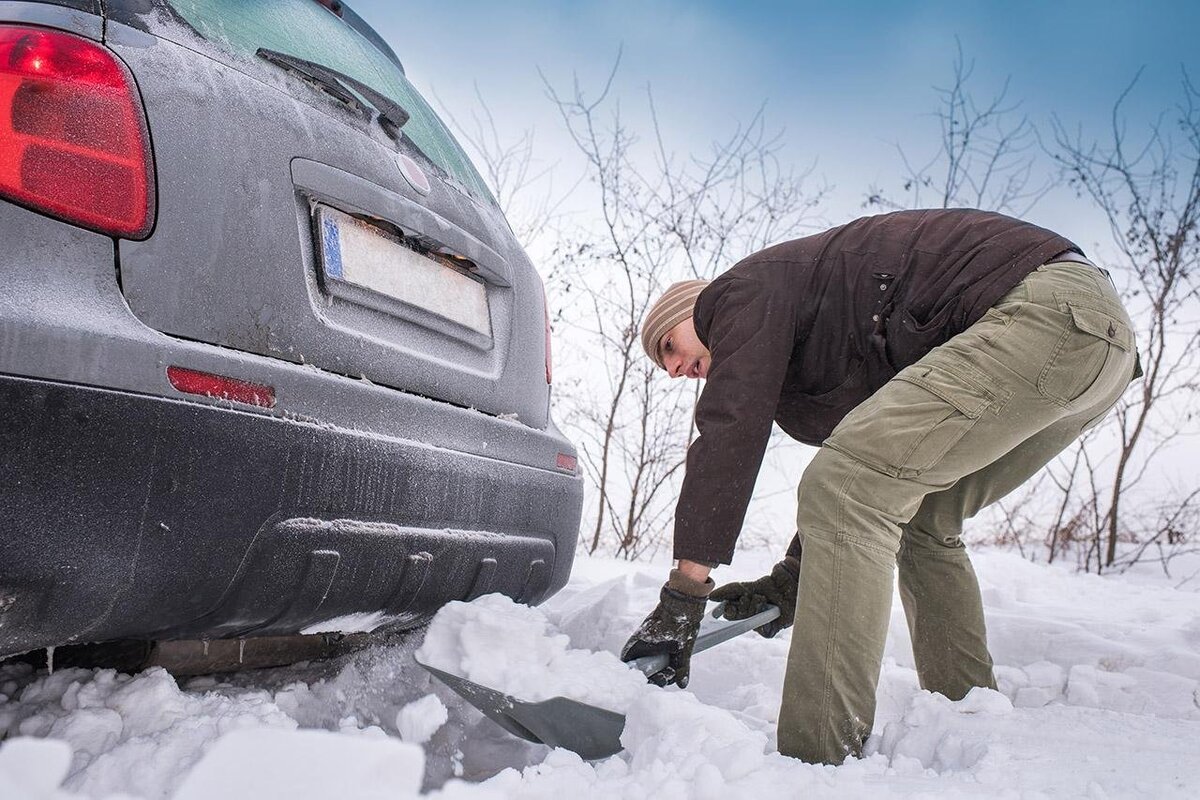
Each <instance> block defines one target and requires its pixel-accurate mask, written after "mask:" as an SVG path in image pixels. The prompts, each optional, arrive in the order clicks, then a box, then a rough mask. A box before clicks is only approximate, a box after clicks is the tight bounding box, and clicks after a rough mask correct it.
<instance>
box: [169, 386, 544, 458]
mask: <svg viewBox="0 0 1200 800" xmlns="http://www.w3.org/2000/svg"><path fill="white" fill-rule="evenodd" d="M167 380H169V381H171V385H172V386H174V387H175V388H176V389H178V390H179V391H181V392H184V393H186V394H200V395H204V396H205V397H219V398H220V399H222V400H232V401H233V402H235V403H245V404H247V405H251V406H262V407H263V408H274V407H275V390H274V389H273V388H272V387H270V386H264V385H263V384H260V383H249V382H247V381H239V380H236V379H234V378H226V377H225V376H223V375H213V374H212V373H211V372H198V371H196V370H194V369H187V368H185V367H174V366H172V367H167ZM560 458H561V456H560Z"/></svg>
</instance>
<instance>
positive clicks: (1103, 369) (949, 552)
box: [779, 262, 1135, 764]
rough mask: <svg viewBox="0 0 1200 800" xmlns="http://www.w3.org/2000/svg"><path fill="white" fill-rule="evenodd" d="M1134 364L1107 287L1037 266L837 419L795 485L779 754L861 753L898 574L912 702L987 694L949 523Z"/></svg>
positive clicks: (1039, 453)
mask: <svg viewBox="0 0 1200 800" xmlns="http://www.w3.org/2000/svg"><path fill="white" fill-rule="evenodd" d="M1134 363H1135V353H1134V346H1133V334H1132V330H1131V326H1130V321H1129V317H1128V316H1127V314H1126V312H1125V310H1124V309H1123V308H1122V306H1121V302H1120V300H1119V299H1118V296H1117V294H1116V291H1115V290H1114V288H1113V286H1112V284H1111V283H1110V282H1109V280H1108V279H1107V277H1106V276H1105V275H1104V274H1103V273H1101V272H1100V271H1099V270H1098V269H1096V268H1094V267H1091V266H1088V265H1085V264H1077V263H1066V262H1059V263H1054V264H1047V265H1044V266H1042V267H1038V269H1037V271H1035V272H1033V273H1032V274H1031V275H1030V276H1029V277H1028V278H1026V279H1025V280H1023V281H1022V282H1021V283H1019V284H1018V285H1017V286H1016V287H1015V288H1014V289H1013V290H1012V291H1011V292H1009V293H1008V294H1007V295H1005V296H1004V297H1003V298H1001V300H1000V301H999V302H998V303H997V304H996V305H995V306H994V307H993V308H991V309H989V310H988V312H987V314H986V315H985V316H984V317H983V318H982V319H980V321H979V322H977V323H976V324H974V325H973V326H971V327H970V328H969V329H967V330H966V331H964V332H963V333H961V334H959V335H958V336H956V337H954V338H953V339H951V340H950V341H948V342H946V343H945V344H943V345H941V346H940V347H937V348H936V349H934V350H933V351H931V352H930V353H929V354H928V355H926V356H925V357H924V358H922V359H921V360H920V361H918V362H917V363H915V364H913V365H912V366H910V367H907V368H906V369H904V370H903V371H901V372H900V373H899V374H898V375H896V376H895V377H894V378H893V379H892V380H891V381H889V382H888V383H887V384H886V385H884V386H883V387H882V388H881V389H880V390H879V391H878V392H876V393H875V394H874V395H872V396H871V397H870V398H869V399H868V400H866V401H865V402H864V403H862V404H861V405H859V406H858V407H857V408H855V409H854V410H853V411H852V412H851V413H850V414H848V415H847V416H846V418H845V419H844V420H843V421H842V422H841V424H840V425H838V427H837V428H836V429H835V430H834V431H833V434H832V435H831V436H830V437H829V439H828V440H826V442H825V444H824V446H823V447H821V449H820V450H819V451H818V453H817V455H816V457H815V458H814V459H813V461H812V463H811V464H810V465H809V467H808V469H807V470H806V471H805V473H804V477H803V478H802V480H801V481H800V488H799V510H798V520H797V524H798V527H799V531H800V535H801V537H802V541H803V546H804V550H803V557H802V559H801V567H800V592H799V598H798V601H797V605H796V623H795V627H794V628H793V631H792V643H791V650H790V652H789V654H788V664H787V675H786V678H785V681H784V689H783V705H782V708H781V711H780V715H779V750H780V752H782V753H784V754H785V755H790V756H795V757H798V758H801V759H803V760H805V761H809V762H814V763H827V764H839V763H841V762H842V761H843V760H844V759H845V758H846V756H847V755H859V754H860V753H861V749H862V743H863V741H864V739H865V738H866V736H867V735H868V734H869V733H870V731H871V727H872V725H873V723H874V717H875V689H876V685H877V683H878V681H879V671H880V667H881V664H882V660H883V649H884V640H885V637H886V634H887V629H888V621H889V617H890V615H891V602H892V571H893V569H894V568H895V567H896V566H897V564H898V565H899V574H900V596H901V599H902V601H903V604H904V611H905V613H906V615H907V617H908V626H909V630H910V631H911V633H912V643H913V655H914V657H915V660H916V666H917V674H918V675H919V677H920V680H921V686H922V687H923V688H925V689H928V690H930V691H933V692H940V693H941V694H944V695H946V696H947V697H949V698H951V699H954V700H957V699H960V698H962V697H963V696H964V695H965V694H966V693H967V692H968V691H969V690H970V689H971V688H972V687H974V686H986V687H990V688H994V687H995V680H994V678H993V675H992V660H991V656H990V655H989V653H988V648H987V637H986V633H985V630H984V621H983V606H982V601H981V599H980V595H979V584H978V582H977V581H976V578H975V572H974V570H973V569H972V568H971V562H970V560H969V559H968V558H967V553H966V550H965V549H964V548H963V544H962V542H961V541H960V538H959V537H960V535H961V533H962V524H963V520H964V519H967V518H969V517H971V516H973V515H974V514H975V513H976V512H978V511H979V510H980V509H981V508H983V507H984V506H986V505H988V504H989V503H993V502H995V501H996V500H999V499H1000V498H1001V497H1003V496H1004V495H1006V494H1008V493H1009V492H1011V491H1012V490H1013V489H1015V488H1016V487H1018V486H1020V485H1021V484H1022V483H1023V482H1024V481H1025V480H1026V479H1028V478H1029V477H1030V476H1031V475H1033V474H1034V473H1035V472H1037V470H1038V469H1040V468H1041V467H1042V466H1043V465H1045V464H1046V463H1047V462H1049V461H1050V460H1051V459H1052V458H1053V457H1054V456H1055V455H1056V454H1058V453H1059V452H1060V451H1062V450H1063V449H1064V448H1065V447H1067V446H1068V445H1069V444H1070V443H1071V442H1073V441H1074V440H1075V439H1076V438H1078V436H1079V435H1080V433H1081V432H1082V431H1084V430H1085V429H1087V428H1088V427H1090V426H1091V425H1093V424H1094V423H1096V422H1098V421H1099V419H1100V418H1101V417H1103V416H1104V414H1105V413H1106V412H1107V411H1108V410H1109V409H1110V408H1112V406H1113V405H1114V404H1115V403H1116V401H1117V399H1118V398H1119V397H1120V395H1121V393H1122V391H1123V390H1124V389H1125V387H1126V385H1127V384H1128V383H1129V381H1130V379H1131V376H1132V374H1133V371H1134Z"/></svg>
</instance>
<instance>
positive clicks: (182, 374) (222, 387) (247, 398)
mask: <svg viewBox="0 0 1200 800" xmlns="http://www.w3.org/2000/svg"><path fill="white" fill-rule="evenodd" d="M167 380H169V381H170V382H171V385H172V386H174V387H175V388H176V389H178V390H179V391H181V392H184V393H186V394H200V395H204V396H205V397H217V398H220V399H221V400H232V401H233V402H235V403H245V404H247V405H251V406H262V407H263V408H274V407H275V390H274V389H273V388H271V387H270V386H264V385H263V384H261V383H249V382H247V381H239V380H237V379H235V378H226V377H225V376H224V375H214V374H212V373H211V372H198V371H196V370H194V369H187V368H185V367H175V366H171V367H167Z"/></svg>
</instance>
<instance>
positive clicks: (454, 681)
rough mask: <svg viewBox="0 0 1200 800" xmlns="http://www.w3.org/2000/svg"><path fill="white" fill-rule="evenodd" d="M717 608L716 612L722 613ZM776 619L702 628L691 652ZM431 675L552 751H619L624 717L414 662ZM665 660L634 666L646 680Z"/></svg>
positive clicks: (767, 611) (766, 615)
mask: <svg viewBox="0 0 1200 800" xmlns="http://www.w3.org/2000/svg"><path fill="white" fill-rule="evenodd" d="M722 607H723V604H722V605H721V606H718V608H717V611H718V612H720V610H721V608H722ZM778 616H779V609H778V608H776V607H775V606H766V607H765V608H764V610H762V611H760V612H759V613H757V614H755V615H754V616H752V617H747V618H746V619H739V620H732V621H726V622H723V623H716V624H715V625H710V626H708V627H707V628H702V629H701V631H700V635H699V636H698V637H697V638H696V644H695V648H694V650H693V652H694V653H699V652H701V651H703V650H707V649H708V648H710V647H713V646H715V645H718V644H720V643H721V642H724V641H727V640H729V639H732V638H733V637H735V636H740V635H741V634H743V633H745V632H746V631H749V630H752V629H753V628H757V627H758V626H759V625H765V624H766V623H768V622H770V621H771V620H773V619H775V618H776V617H778ZM414 660H415V661H416V662H417V663H418V664H420V665H421V666H422V667H424V668H425V669H426V670H428V671H429V673H430V674H431V675H433V676H434V677H435V678H437V679H438V680H440V681H441V682H442V683H444V684H446V685H447V686H449V687H450V688H451V689H453V690H454V691H455V692H456V693H457V694H458V695H459V696H460V697H462V698H463V699H464V700H466V701H467V702H468V703H470V704H471V705H473V706H475V707H476V708H478V709H479V710H480V711H482V712H483V714H484V716H486V717H487V718H488V719H490V720H491V721H492V722H495V723H496V724H497V725H499V726H500V727H501V728H504V730H506V731H508V732H509V733H511V734H512V735H514V736H519V737H520V738H522V739H525V740H526V741H530V742H535V743H537V744H544V745H549V746H550V747H564V748H566V749H567V750H570V751H572V752H574V753H577V754H578V755H579V756H580V757H581V758H584V759H588V760H591V759H597V758H608V757H609V756H612V755H616V754H617V753H619V752H621V734H622V733H623V732H624V730H625V715H624V714H618V713H617V712H616V711H610V710H608V709H607V708H600V707H599V706H592V705H588V704H587V703H581V702H579V701H578V700H572V699H570V698H569V697H552V698H550V699H549V700H542V701H540V702H537V703H529V702H526V701H524V700H518V699H517V698H515V697H511V696H510V695H507V694H504V693H503V692H498V691H496V690H495V689H491V688H488V687H487V686H482V685H480V684H478V683H475V682H473V681H469V680H467V679H466V678H463V677H461V676H459V675H452V674H450V673H449V672H444V671H442V670H440V669H437V668H436V667H431V666H429V665H428V664H425V663H424V662H422V661H421V660H420V659H414ZM667 662H668V658H667V656H665V655H658V656H646V657H644V658H640V659H637V660H636V661H634V662H632V665H633V666H634V667H636V668H637V669H639V670H641V671H642V672H643V673H645V674H646V675H647V676H650V675H653V674H654V673H655V672H657V671H659V670H660V669H662V668H663V667H665V666H666V665H667Z"/></svg>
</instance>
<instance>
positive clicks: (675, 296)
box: [642, 279, 709, 367]
mask: <svg viewBox="0 0 1200 800" xmlns="http://www.w3.org/2000/svg"><path fill="white" fill-rule="evenodd" d="M708 283H709V282H708V281H706V280H699V279H697V280H691V281H680V282H679V283H673V284H671V285H670V286H668V287H667V290H666V291H665V292H663V295H662V297H660V298H658V301H657V302H655V304H654V305H652V306H651V307H650V311H649V312H648V313H647V314H646V319H645V321H644V322H643V323H642V349H643V350H645V351H646V355H648V356H650V360H651V361H653V362H654V363H655V364H658V365H659V366H660V367H663V366H664V365H663V362H662V357H661V356H660V355H659V352H658V342H659V340H660V339H662V337H663V334H665V333H666V332H667V331H669V330H671V328H674V327H675V326H676V325H678V324H679V323H681V322H683V321H684V320H685V319H687V318H689V317H690V316H692V309H694V308H695V307H696V298H697V297H699V296H700V292H701V291H702V290H703V289H704V287H705V286H708Z"/></svg>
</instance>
